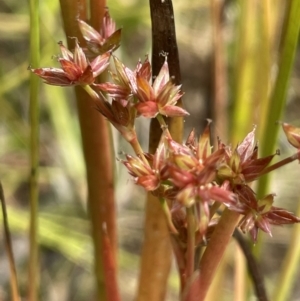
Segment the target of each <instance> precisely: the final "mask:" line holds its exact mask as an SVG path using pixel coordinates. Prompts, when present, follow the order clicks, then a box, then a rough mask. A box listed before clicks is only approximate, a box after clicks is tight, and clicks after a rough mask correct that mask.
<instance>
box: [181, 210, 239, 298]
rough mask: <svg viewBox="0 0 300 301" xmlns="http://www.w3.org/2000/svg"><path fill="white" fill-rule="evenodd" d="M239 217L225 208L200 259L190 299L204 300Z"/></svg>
mask: <svg viewBox="0 0 300 301" xmlns="http://www.w3.org/2000/svg"><path fill="white" fill-rule="evenodd" d="M238 219H239V214H238V213H236V212H233V211H229V210H228V209H225V210H224V212H223V214H222V216H221V219H220V221H219V223H218V225H217V227H216V229H215V231H214V233H213V235H212V237H211V239H210V241H209V243H208V246H207V248H206V249H205V251H204V253H203V256H202V258H201V261H200V267H199V269H200V271H199V276H198V279H196V280H195V281H194V282H193V284H192V287H191V289H190V291H191V292H193V294H192V295H190V296H189V299H186V300H189V301H204V300H205V296H206V294H207V292H208V289H209V286H210V284H211V282H212V280H213V277H214V275H215V272H216V270H217V267H218V265H219V263H220V261H221V259H222V256H223V254H224V252H225V249H226V247H227V245H228V243H229V241H230V238H231V236H232V233H233V231H234V229H235V227H236V224H237V222H238Z"/></svg>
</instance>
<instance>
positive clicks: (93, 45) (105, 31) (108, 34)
mask: <svg viewBox="0 0 300 301" xmlns="http://www.w3.org/2000/svg"><path fill="white" fill-rule="evenodd" d="M78 25H79V29H80V31H81V33H82V35H83V38H84V39H85V40H86V41H87V45H88V50H90V52H91V53H92V55H93V56H95V55H99V54H103V53H105V52H107V51H115V50H116V49H118V48H119V46H120V42H121V29H118V30H116V24H115V22H114V21H113V20H112V18H111V17H110V15H109V12H108V9H106V11H105V14H104V17H103V22H102V26H101V29H100V31H99V32H98V31H97V30H95V29H94V28H93V27H91V26H90V25H88V24H87V23H86V22H84V21H82V20H78Z"/></svg>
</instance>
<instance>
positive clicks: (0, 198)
mask: <svg viewBox="0 0 300 301" xmlns="http://www.w3.org/2000/svg"><path fill="white" fill-rule="evenodd" d="M0 202H1V207H2V216H3V230H4V238H5V248H6V252H7V256H8V262H9V269H10V286H11V295H12V301H19V300H20V297H19V292H18V279H17V271H16V264H15V259H14V253H13V249H12V243H11V236H10V231H9V225H8V218H7V211H6V203H5V198H4V191H3V187H2V183H1V182H0Z"/></svg>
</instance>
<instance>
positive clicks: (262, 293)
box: [233, 229, 269, 301]
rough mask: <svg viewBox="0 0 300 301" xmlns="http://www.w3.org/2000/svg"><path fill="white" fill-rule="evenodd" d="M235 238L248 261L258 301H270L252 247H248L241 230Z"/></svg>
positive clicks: (236, 231)
mask: <svg viewBox="0 0 300 301" xmlns="http://www.w3.org/2000/svg"><path fill="white" fill-rule="evenodd" d="M233 237H234V238H235V239H236V241H237V242H238V244H239V246H240V247H241V249H242V251H243V253H244V255H245V258H246V260H247V265H248V271H249V274H250V276H251V279H252V281H253V285H254V288H255V292H256V296H257V300H258V301H268V300H269V299H268V297H267V292H266V288H265V284H264V279H263V276H262V273H261V270H260V268H259V266H258V264H257V262H256V259H255V257H254V256H253V254H252V252H251V247H250V246H249V245H248V243H247V241H246V240H245V239H244V238H243V235H242V234H241V233H240V231H239V230H237V229H236V230H235V231H234V233H233Z"/></svg>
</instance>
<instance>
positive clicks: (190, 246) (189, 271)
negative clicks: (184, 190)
mask: <svg viewBox="0 0 300 301" xmlns="http://www.w3.org/2000/svg"><path fill="white" fill-rule="evenodd" d="M186 214H187V251H186V255H187V261H186V278H187V279H189V278H190V277H191V276H192V275H193V272H194V265H195V263H194V261H195V214H194V208H193V207H191V208H187V209H186Z"/></svg>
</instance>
